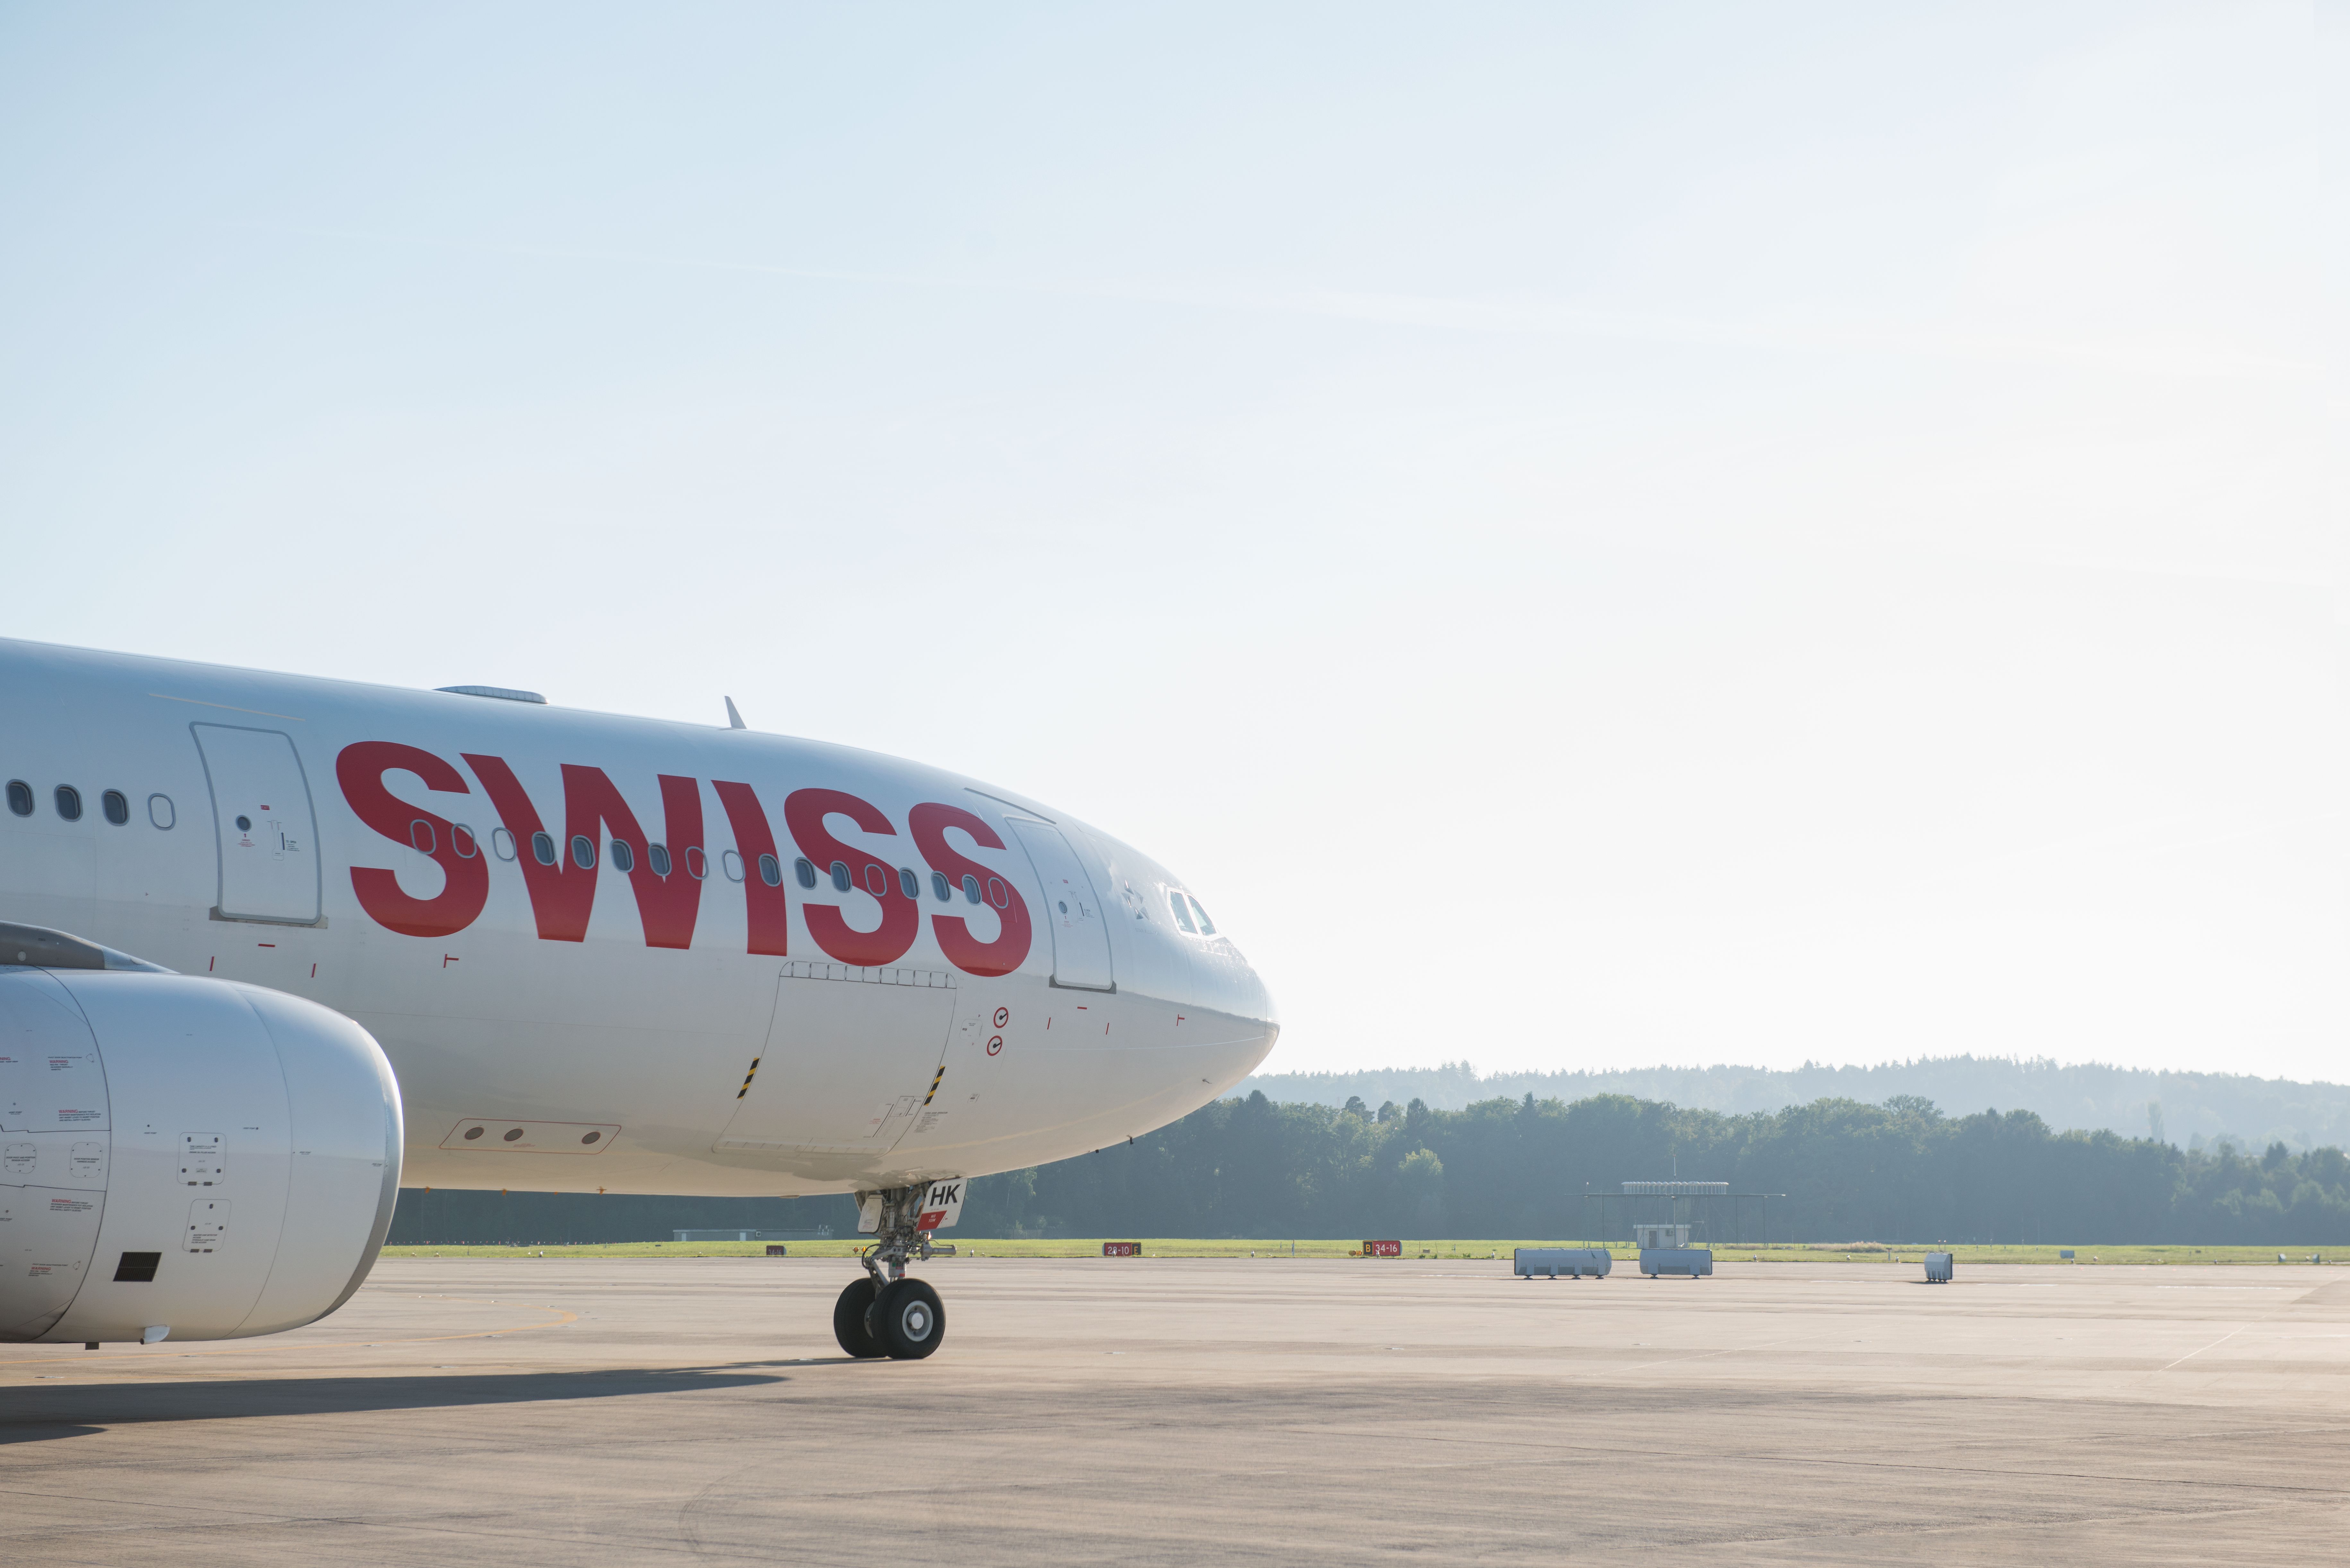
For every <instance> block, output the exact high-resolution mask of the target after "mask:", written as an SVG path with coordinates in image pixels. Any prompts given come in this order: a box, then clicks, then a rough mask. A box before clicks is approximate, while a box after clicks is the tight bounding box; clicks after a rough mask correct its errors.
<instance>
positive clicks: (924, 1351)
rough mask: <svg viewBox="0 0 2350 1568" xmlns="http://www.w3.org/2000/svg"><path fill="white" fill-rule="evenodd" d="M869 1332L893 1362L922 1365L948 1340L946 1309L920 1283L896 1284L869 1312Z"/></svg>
mask: <svg viewBox="0 0 2350 1568" xmlns="http://www.w3.org/2000/svg"><path fill="white" fill-rule="evenodd" d="M865 1331H866V1333H867V1334H869V1335H871V1336H872V1338H873V1340H874V1342H875V1343H876V1344H877V1345H879V1346H880V1347H881V1349H882V1351H883V1353H884V1354H886V1355H888V1356H889V1358H890V1359H891V1360H893V1361H920V1359H921V1358H922V1357H923V1356H925V1355H929V1354H930V1353H931V1352H932V1351H933V1350H936V1349H937V1348H938V1347H939V1345H940V1342H941V1341H942V1340H944V1339H945V1338H946V1336H947V1314H946V1309H944V1308H943V1307H941V1305H940V1304H939V1293H938V1292H936V1291H934V1290H932V1289H931V1287H930V1286H929V1285H927V1284H925V1283H924V1282H921V1281H920V1280H915V1279H904V1280H892V1281H891V1282H889V1284H888V1285H886V1286H884V1287H883V1288H882V1291H881V1293H880V1294H879V1295H877V1296H875V1297H874V1298H873V1305H872V1306H871V1307H870V1308H868V1310H867V1311H866V1314H865Z"/></svg>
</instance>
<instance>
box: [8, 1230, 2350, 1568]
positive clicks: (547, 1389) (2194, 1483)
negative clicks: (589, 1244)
mask: <svg viewBox="0 0 2350 1568" xmlns="http://www.w3.org/2000/svg"><path fill="white" fill-rule="evenodd" d="M1507 1269H1508V1265H1507V1263H1506V1262H1477V1263H1469V1262H1432V1261H1430V1260H1425V1259H1421V1260H1408V1259H1407V1260H1385V1259H1380V1260H1368V1259H1367V1260H1360V1261H1357V1260H1299V1261H1295V1262H1292V1261H1289V1260H1285V1259H1284V1260H1268V1259H1258V1260H1247V1259H1241V1260H1212V1261H1211V1260H1196V1261H1195V1260H1166V1259H1151V1258H1144V1259H1101V1260H1093V1259H1087V1260H1082V1261H1066V1260H1061V1261H1042V1260H1038V1261H1027V1260H995V1259H985V1258H960V1259H955V1260H952V1261H947V1260H939V1261H936V1262H931V1263H930V1264H928V1265H925V1266H923V1267H922V1268H921V1269H920V1272H922V1273H924V1274H925V1275H926V1276H927V1277H928V1278H930V1279H931V1282H933V1283H934V1284H936V1285H937V1286H938V1287H939V1289H940V1291H941V1294H942V1295H943V1297H944V1300H945V1303H946V1316H947V1340H946V1342H945V1345H944V1347H943V1348H942V1349H941V1351H940V1352H939V1354H938V1355H934V1356H932V1357H931V1359H929V1360H927V1361H921V1362H907V1363H892V1362H865V1363H858V1362H852V1361H850V1360H848V1359H847V1357H845V1356H842V1355H840V1354H839V1353H838V1350H837V1347H836V1346H835V1345H834V1344H833V1342H832V1336H831V1331H830V1309H831V1303H832V1300H833V1297H834V1296H835V1294H836V1293H837V1292H838V1291H839V1289H840V1287H841V1286H842V1285H843V1284H844V1283H845V1282H847V1280H848V1278H849V1277H850V1268H849V1265H847V1264H845V1263H843V1262H839V1261H837V1260H832V1261H816V1260H806V1261H803V1260H799V1259H788V1260H781V1261H769V1260H763V1259H733V1258H728V1259H705V1260H688V1259H663V1260H635V1259H628V1260H562V1261H557V1260H554V1259H547V1260H544V1261H541V1260H536V1259H534V1260H525V1261H504V1260H498V1261H486V1260H483V1261H476V1260H432V1259H399V1260H392V1261H387V1262H384V1263H382V1264H380V1266H379V1267H378V1268H377V1270H376V1272H375V1274H374V1276H373V1278H372V1279H371V1281H370V1282H369V1284H368V1285H367V1286H366V1287H365V1288H364V1289H363V1290H361V1292H360V1293H359V1294H358V1295H357V1296H356V1297H355V1298H354V1299H353V1300H352V1302H351V1303H350V1304H349V1305H348V1306H346V1307H345V1308H344V1309H343V1310H342V1311H341V1312H340V1313H338V1314H336V1315H335V1316H333V1317H332V1318H329V1319H328V1320H327V1321H325V1322H323V1323H320V1324H314V1325H312V1326H311V1327H309V1328H307V1329H303V1330H301V1331H299V1332H297V1333H294V1334H283V1335H279V1336H276V1337H274V1338H269V1339H258V1340H245V1341H234V1342H227V1343H215V1344H173V1343H172V1342H169V1341H166V1342H165V1343H163V1344H161V1345H151V1346H143V1347H142V1346H131V1345H120V1346H112V1345H110V1346H108V1347H107V1348H105V1349H103V1350H99V1351H83V1350H80V1349H78V1348H74V1347H55V1346H31V1345H0V1559H5V1562H6V1563H9V1564H11V1565H12V1568H29V1565H33V1564H41V1565H47V1564H52V1563H56V1564H64V1563H74V1564H83V1563H140V1564H150V1563H157V1562H166V1561H168V1562H170V1563H172V1564H174V1568H200V1565H211V1564H224V1565H225V1564H237V1565H240V1568H242V1565H249V1564H270V1563H301V1564H305V1565H312V1564H318V1563H355V1564H357V1563H364V1564H369V1565H383V1564H408V1563H419V1564H423V1563H430V1564H444V1563H467V1564H471V1563H494V1564H497V1565H498V1568H526V1565H532V1564H540V1563H548V1564H552V1563H563V1564H577V1563H582V1562H588V1561H598V1562H603V1563H628V1564H637V1563H811V1564H832V1563H843V1564H847V1563H859V1564H861V1563H891V1564H902V1563H931V1562H949V1563H954V1564H956V1565H957V1568H972V1565H974V1564H987V1563H1023V1564H1029V1563H1111V1562H1115V1563H1387V1562H1390V1561H1394V1562H1402V1561H1410V1562H1415V1563H1431V1562H1433V1563H1456V1562H1457V1563H1467V1562H1481V1563H1482V1562H1542V1563H1554V1562H1558V1561H1562V1560H1573V1559H1588V1558H1594V1557H1620V1556H1627V1555H1636V1554H1637V1555H1638V1556H1640V1557H1641V1558H1643V1559H1644V1560H1646V1561H1648V1562H1656V1563H1725V1564H1726V1563H1929V1562H1930V1563H1941V1564H1949V1563H2041V1562H2054V1561H2063V1562H2067V1563H2125V1562H2126V1563H2133V1564H2142V1563H2220V1562H2226V1563H2241V1562H2243V1561H2246V1560H2249V1559H2257V1560H2259V1561H2261V1562H2262V1563H2341V1562H2345V1561H2350V1402H2345V1393H2350V1273H2345V1272H2343V1271H2341V1270H2339V1269H2331V1268H2312V1267H2307V1266H2283V1267H2260V1268H2241V1267H2238V1268H2196V1267H2177V1266H2173V1267H2147V1268H2128V1267H2112V1266H2104V1267H2096V1266H2076V1267H2006V1268H1977V1269H1974V1270H1971V1271H1968V1270H1964V1269H1962V1270H1961V1272H1960V1278H1959V1280H1958V1281H1957V1282H1955V1283H1952V1284H1950V1285H1944V1286H1936V1285H1927V1284H1924V1283H1923V1282H1921V1278H1920V1271H1919V1270H1918V1267H1917V1266H1916V1265H1915V1264H1914V1263H1913V1264H1906V1265H1892V1264H1883V1263H1847V1264H1827V1263H1823V1264H1815V1265H1788V1264H1768V1263H1765V1264H1746V1265H1742V1264H1740V1263H1737V1262H1721V1264H1720V1265H1719V1269H1720V1272H1718V1273H1717V1274H1716V1275H1715V1276H1714V1277H1713V1278H1711V1279H1710V1280H1699V1281H1689V1280H1680V1279H1668V1280H1655V1281H1652V1280H1647V1279H1643V1278H1640V1277H1639V1276H1638V1275H1637V1274H1635V1273H1633V1272H1630V1271H1629V1270H1628V1269H1627V1268H1624V1267H1622V1266H1620V1265H1619V1268H1618V1272H1617V1274H1616V1275H1615V1276H1614V1277H1613V1278H1611V1279H1609V1280H1607V1281H1604V1282H1602V1281H1583V1282H1571V1281H1565V1280H1561V1281H1557V1282H1550V1281H1519V1280H1515V1279H1513V1278H1511V1277H1509V1275H1508V1272H1507Z"/></svg>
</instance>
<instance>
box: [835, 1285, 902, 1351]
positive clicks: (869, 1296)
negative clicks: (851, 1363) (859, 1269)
mask: <svg viewBox="0 0 2350 1568" xmlns="http://www.w3.org/2000/svg"><path fill="white" fill-rule="evenodd" d="M872 1306H873V1282H872V1280H871V1279H870V1278H868V1277H866V1276H863V1275H860V1276H858V1278H856V1279H853V1280H851V1281H849V1282H848V1288H847V1290H844V1291H842V1292H841V1293H840V1299H839V1300H838V1301H837V1302H835V1303H832V1337H833V1338H835V1339H837V1340H838V1341H840V1348H841V1349H843V1350H845V1351H847V1352H848V1354H849V1355H854V1356H856V1357H858V1359H860V1360H869V1359H871V1358H872V1357H874V1356H877V1355H888V1354H889V1352H888V1351H886V1350H884V1349H883V1348H882V1347H881V1345H880V1344H879V1342H878V1341H876V1340H875V1339H874V1337H873V1335H872V1334H870V1333H868V1331H867V1329H866V1327H865V1314H867V1313H868V1311H870V1310H871V1309H872Z"/></svg>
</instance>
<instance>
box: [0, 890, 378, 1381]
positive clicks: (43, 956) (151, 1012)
mask: <svg viewBox="0 0 2350 1568" xmlns="http://www.w3.org/2000/svg"><path fill="white" fill-rule="evenodd" d="M26 930H27V928H24V927H15V928H9V930H8V933H6V934H8V935H10V936H11V938H12V939H13V937H14V936H15V935H16V934H17V933H24V932H26ZM40 935H42V936H43V937H55V936H56V934H55V933H47V932H44V933H40ZM41 945H42V946H44V947H46V951H25V952H24V953H23V955H22V956H21V957H20V956H19V949H20V947H21V946H22V944H20V943H19V942H17V941H16V940H5V941H0V948H5V949H7V950H5V951H0V965H6V964H8V963H9V961H11V960H15V961H16V964H18V965H24V964H26V963H27V962H30V963H34V964H40V963H44V962H46V963H47V964H50V965H57V966H59V967H39V968H35V967H0V1340H13V1341H25V1340H35V1341H44V1342H49V1343H60V1342H63V1343H71V1342H75V1341H91V1340H97V1341H106V1340H134V1341H135V1340H141V1339H144V1340H148V1341H153V1340H156V1339H160V1338H162V1337H163V1336H164V1335H165V1334H169V1336H170V1337H172V1339H236V1338H242V1337H244V1336H245V1335H247V1334H275V1333H277V1332H278V1331H280V1330H283V1329H288V1328H296V1327H299V1326H300V1325H301V1324H306V1323H309V1322H312V1321H314V1320H316V1319H317V1318H321V1317H324V1316H325V1315H326V1314H328V1313H330V1312H333V1311H334V1310H335V1309H336V1308H337V1307H338V1306H341V1305H342V1304H343V1303H344V1302H346V1301H348V1300H349V1299H350V1295H351V1293H352V1292H354V1291H356V1290H358V1289H359V1282H361V1281H362V1280H364V1279H366V1278H367V1273H368V1270H369V1268H371V1267H372V1266H373V1265H374V1262H375V1258H376V1252H377V1251H378V1250H379V1249H380V1247H381V1246H382V1245H383V1237H384V1232H385V1231H387V1230H388V1229H390V1225H391V1210H392V1204H393V1202H394V1200H395V1199H397V1198H398V1196H399V1189H400V1089H399V1085H397V1084H396V1083H395V1081H394V1080H393V1078H392V1074H391V1064H390V1063H389V1062H387V1061H386V1060H385V1059H384V1054H383V1050H382V1048H381V1047H380V1046H379V1045H377V1044H376V1043H375V1040H374V1038H373V1037H372V1036H371V1035H369V1033H368V1032H367V1031H366V1030H364V1029H362V1028H360V1027H359V1025H358V1024H356V1023H352V1022H351V1021H350V1020H349V1019H348V1018H345V1017H343V1016H342V1015H341V1014H340V1013H338V1012H330V1011H328V1009H326V1008H324V1007H320V1006H318V1005H317V1003H315V1002H305V1001H303V1000H302V999H301V998H299V997H295V996H288V995H286V994H285V993H284V992H275V991H267V990H264V989H263V988H261V987H259V986H254V985H242V984H238V983H236V982H234V981H216V980H194V979H189V978H185V977H182V976H180V975H175V974H170V973H167V972H163V971H152V970H150V969H149V968H148V966H145V965H137V966H136V970H137V971H146V972H137V971H132V972H122V971H120V970H118V969H117V968H116V967H115V966H114V965H112V964H108V965H106V966H105V967H96V966H94V965H93V964H92V963H91V962H90V960H91V959H93V958H97V957H99V955H101V954H102V955H103V957H104V958H106V959H115V960H120V957H121V955H120V954H113V953H108V952H106V951H105V950H101V949H97V948H95V947H92V946H90V945H89V944H85V943H80V942H78V941H77V940H75V939H71V938H57V940H55V941H52V942H49V943H46V944H41ZM125 962H128V963H130V964H136V961H125Z"/></svg>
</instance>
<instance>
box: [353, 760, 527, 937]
mask: <svg viewBox="0 0 2350 1568" xmlns="http://www.w3.org/2000/svg"><path fill="white" fill-rule="evenodd" d="M395 770H398V771H400V772H404V773H411V774H415V775H416V776H417V777H418V778H420V779H421V780H423V781H424V787H425V788H426V789H429V790H435V791H439V792H441V793H442V794H472V793H473V791H472V789H471V788H470V787H469V786H468V785H467V784H466V783H465V777H464V775H463V774H460V773H459V772H458V771H457V770H456V769H455V768H453V767H452V766H450V765H449V764H448V763H445V762H442V760H441V759H440V758H439V757H436V756H434V755H433V754H432V753H431V752H427V751H423V750H421V749H419V748H418V747H415V746H403V745H401V744H400V742H397V741H358V742H353V743H352V744H350V745H348V746H345V747H344V748H343V749H342V751H341V752H340V753H338V754H337V756H336V758H335V781H336V782H337V783H338V784H341V785H342V786H343V799H344V800H345V801H347V802H348V803H349V805H350V808H351V811H352V813H353V815H356V816H358V818H359V820H360V821H361V822H364V823H366V824H367V825H368V826H369V827H372V828H374V829H375V830H376V831H377V832H378V833H380V834H382V835H383V836H385V837H386V838H389V839H390V840H391V841H392V842H393V843H394V844H405V845H408V846H410V847H411V848H414V847H419V846H417V845H416V843H415V840H414V839H413V838H412V837H411V833H412V831H413V829H414V826H415V825H416V824H417V823H420V822H425V823H430V824H432V849H431V850H430V851H429V852H428V853H430V854H431V856H432V859H433V861H434V862H435V863H436V864H437V865H439V867H441V870H442V877H443V881H442V888H441V893H440V896H439V897H438V898H410V897H409V896H408V895H407V894H405V893H403V892H401V891H400V878H399V877H396V876H394V875H393V874H392V873H391V872H390V871H388V870H385V869H383V868H382V867H373V866H354V867H351V891H352V892H354V893H356V894H358V895H359V908H360V909H365V910H366V911H367V912H368V914H369V916H370V917H371V918H372V919H374V920H375V922H376V924H378V925H380V926H382V927H384V928H385V929H388V930H394V931H398V932H399V933H400V935H401V936H404V937H445V936H451V935H453V934H454V933H456V932H458V931H462V930H463V929H465V928H466V927H467V926H470V925H472V924H473V920H474V919H475V917H477V916H479V915H480V914H481V912H482V906H483V905H484V904H485V903H487V902H488V901H489V897H490V867H489V864H488V862H487V861H486V860H485V859H484V857H483V856H482V855H481V854H480V853H479V851H478V850H477V851H476V852H475V853H474V854H473V855H472V856H471V857H464V856H460V855H459V854H458V853H457V836H456V835H455V834H454V833H452V831H451V830H450V829H451V824H450V822H449V819H448V818H447V817H445V816H439V815H434V814H433V813H432V812H430V811H427V810H425V809H424V808H423V807H421V806H415V805H409V804H408V803H407V802H405V801H403V800H400V798H399V797H397V796H396V795H394V794H392V793H391V792H390V790H388V789H386V788H384V787H383V775H384V774H387V773H390V772H393V771H395Z"/></svg>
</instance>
